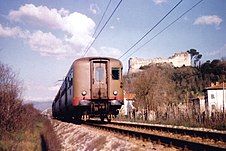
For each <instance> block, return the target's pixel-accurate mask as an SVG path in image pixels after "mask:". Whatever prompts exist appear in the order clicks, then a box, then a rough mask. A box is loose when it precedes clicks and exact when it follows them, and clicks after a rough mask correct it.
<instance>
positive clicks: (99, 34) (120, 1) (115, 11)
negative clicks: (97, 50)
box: [83, 0, 122, 57]
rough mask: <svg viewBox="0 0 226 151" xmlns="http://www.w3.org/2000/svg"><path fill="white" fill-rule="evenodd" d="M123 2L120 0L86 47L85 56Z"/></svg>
mask: <svg viewBox="0 0 226 151" xmlns="http://www.w3.org/2000/svg"><path fill="white" fill-rule="evenodd" d="M121 3H122V0H120V2H119V3H118V5H117V6H116V7H115V9H114V11H113V12H112V13H111V15H110V17H109V18H108V20H107V21H106V22H105V24H104V26H103V27H102V28H101V30H100V31H99V33H98V34H97V36H96V37H95V38H94V40H93V42H92V43H91V44H90V45H89V47H88V48H87V49H86V51H85V53H84V55H83V57H85V56H86V54H87V53H88V51H89V49H90V48H91V47H92V45H93V44H94V42H95V41H96V40H97V38H98V37H99V35H100V34H101V32H102V31H103V29H104V28H105V26H106V25H107V23H108V22H109V21H110V19H111V17H112V16H113V15H114V13H115V12H116V10H117V9H118V7H119V6H120V4H121Z"/></svg>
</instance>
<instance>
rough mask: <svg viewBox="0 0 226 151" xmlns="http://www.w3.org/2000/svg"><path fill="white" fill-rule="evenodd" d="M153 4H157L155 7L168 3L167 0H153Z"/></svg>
mask: <svg viewBox="0 0 226 151" xmlns="http://www.w3.org/2000/svg"><path fill="white" fill-rule="evenodd" d="M153 2H154V3H155V5H161V4H163V3H166V2H167V0H153Z"/></svg>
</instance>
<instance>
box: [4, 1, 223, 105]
mask: <svg viewBox="0 0 226 151" xmlns="http://www.w3.org/2000/svg"><path fill="white" fill-rule="evenodd" d="M119 1H120V0H111V3H110V6H109V9H108V11H107V12H106V15H105V17H104V18H103V22H102V23H101V26H100V27H102V26H103V25H104V23H105V22H106V21H107V19H108V17H109V16H110V15H111V13H112V11H113V10H114V8H115V7H116V5H117V4H118V3H119ZM198 1H199V0H184V1H183V2H182V3H181V4H180V5H179V6H178V7H177V8H176V9H175V10H174V11H173V12H172V13H171V14H170V15H169V16H168V17H166V19H165V20H163V21H162V22H161V24H160V25H159V26H157V27H156V28H155V29H154V30H153V31H152V32H151V33H150V34H149V35H148V36H147V37H145V38H144V39H143V41H141V43H139V44H138V45H137V46H135V47H134V48H133V49H132V50H131V52H133V51H134V50H136V49H137V48H139V47H140V46H141V45H142V44H143V43H145V42H146V41H148V40H149V39H150V38H152V37H153V36H154V35H155V34H156V33H158V32H159V31H161V30H162V29H163V28H164V27H166V26H167V25H168V24H170V23H171V22H172V21H173V20H175V19H176V18H177V17H179V16H180V15H181V14H182V13H183V12H185V11H186V10H188V9H189V8H190V7H192V6H193V5H194V4H195V3H197V2H198ZM108 2H109V1H108V0H67V1H62V0H16V1H13V0H8V1H6V0H0V61H1V62H2V63H5V64H8V65H9V66H11V67H12V68H13V69H14V70H15V71H16V72H17V73H18V75H19V78H20V79H21V80H22V81H23V85H24V93H23V98H24V100H25V101H26V100H31V101H50V100H52V99H53V98H54V96H55V94H56V93H57V90H58V88H59V86H60V83H61V82H57V81H58V80H61V79H63V77H64V76H65V75H66V73H67V71H68V69H69V67H70V66H71V63H72V62H73V60H75V59H77V58H80V57H82V56H83V54H84V52H85V48H86V47H87V45H88V43H90V41H92V40H94V37H92V35H93V33H94V31H95V29H96V27H97V25H98V23H99V21H100V19H101V17H102V15H103V13H104V10H105V8H106V6H107V4H108ZM178 2H179V0H123V1H122V3H121V4H120V6H119V8H118V9H117V11H116V12H115V14H114V15H113V16H112V18H111V20H110V21H109V22H108V24H107V25H106V27H105V28H104V29H103V31H102V33H101V34H100V35H99V37H98V38H97V39H96V41H95V43H94V44H93V45H92V47H91V48H90V49H89V51H88V53H87V55H86V56H110V57H114V58H119V57H120V56H121V55H122V54H123V53H124V52H125V51H127V50H128V49H129V48H130V47H131V46H132V45H133V44H134V43H136V42H137V41H138V40H139V39H140V38H141V37H142V36H143V35H144V34H145V33H146V32H147V31H149V30H150V29H151V28H152V27H153V26H154V25H155V24H156V23H157V22H158V21H159V20H160V19H161V18H162V17H163V16H164V15H165V14H166V13H167V12H168V11H169V10H170V9H172V8H173V7H174V6H175V5H176V4H177V3H178ZM225 21H226V1H225V0H217V1H216V0H204V1H203V2H201V3H200V4H199V5H198V6H196V7H195V8H194V9H192V10H191V11H190V12H189V13H187V14H186V15H185V16H183V17H182V18H181V19H180V20H178V21H177V22H176V23H175V24H173V25H172V26H171V27H170V28H168V29H167V30H166V31H164V32H163V33H161V34H160V35H159V36H157V37H156V38H154V39H153V40H152V41H151V42H150V43H148V44H147V45H145V46H144V47H143V48H141V49H139V50H138V51H137V52H136V53H135V54H133V55H132V56H128V55H125V56H124V57H123V58H122V59H121V60H122V62H123V64H124V73H126V71H127V69H128V67H127V66H128V65H127V62H128V59H129V57H139V58H156V57H164V58H166V57H169V56H172V55H173V54H174V53H175V52H182V51H186V50H188V49H191V48H195V49H197V50H198V51H199V52H200V53H201V54H202V55H203V58H202V61H203V62H205V61H206V60H213V59H221V58H222V57H225V56H226V22H225ZM99 30H100V28H99ZM99 30H98V31H97V32H99ZM131 52H130V53H131ZM130 53H128V54H130Z"/></svg>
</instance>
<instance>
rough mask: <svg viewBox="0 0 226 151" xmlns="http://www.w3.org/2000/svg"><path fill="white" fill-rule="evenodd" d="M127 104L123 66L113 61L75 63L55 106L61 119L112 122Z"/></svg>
mask: <svg viewBox="0 0 226 151" xmlns="http://www.w3.org/2000/svg"><path fill="white" fill-rule="evenodd" d="M122 104H123V89H122V63H121V62H120V61H119V60H117V59H113V58H100V57H88V58H81V59H78V60H75V61H74V63H73V64H72V66H71V68H70V70H69V72H68V74H67V76H66V78H65V80H64V82H63V84H62V86H61V88H60V90H59V92H58V93H57V95H56V97H55V99H54V102H53V104H52V110H53V116H54V117H57V118H75V119H80V118H81V117H82V116H83V117H100V118H101V120H104V118H107V119H108V120H109V121H110V120H111V118H112V117H113V116H116V115H117V114H118V109H120V108H121V106H122Z"/></svg>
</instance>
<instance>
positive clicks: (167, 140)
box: [83, 122, 225, 151]
mask: <svg viewBox="0 0 226 151" xmlns="http://www.w3.org/2000/svg"><path fill="white" fill-rule="evenodd" d="M83 124H85V125H88V126H92V127H95V128H100V129H103V130H108V131H112V132H117V133H120V134H126V135H129V136H132V137H136V138H139V139H145V140H152V141H156V142H159V143H161V144H168V145H169V146H172V147H179V148H180V149H181V148H182V149H184V150H186V149H188V150H194V151H200V150H205V151H216V150H218V151H225V148H222V147H218V146H212V145H208V144H202V143H197V142H192V141H187V140H181V139H176V138H171V137H167V136H160V135H156V134H149V133H144V132H137V131H132V130H126V129H121V128H115V127H110V126H106V125H103V124H96V123H91V122H86V123H83Z"/></svg>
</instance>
